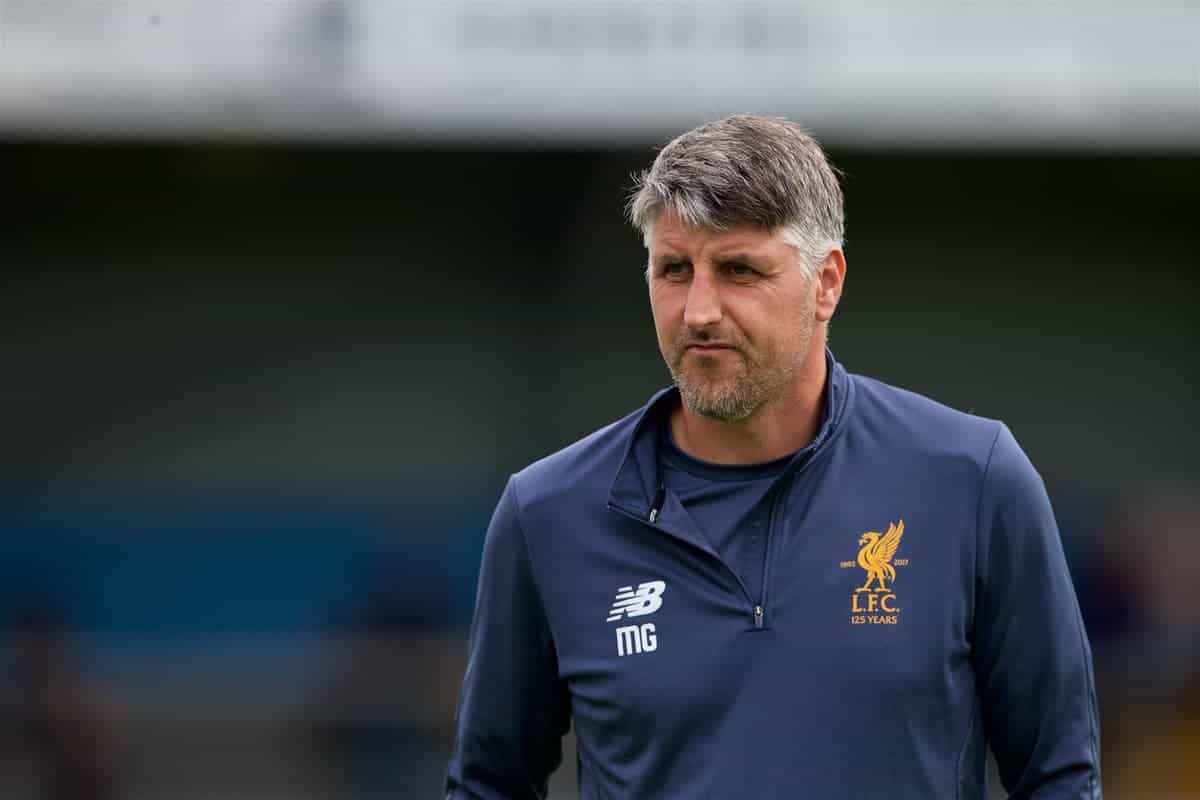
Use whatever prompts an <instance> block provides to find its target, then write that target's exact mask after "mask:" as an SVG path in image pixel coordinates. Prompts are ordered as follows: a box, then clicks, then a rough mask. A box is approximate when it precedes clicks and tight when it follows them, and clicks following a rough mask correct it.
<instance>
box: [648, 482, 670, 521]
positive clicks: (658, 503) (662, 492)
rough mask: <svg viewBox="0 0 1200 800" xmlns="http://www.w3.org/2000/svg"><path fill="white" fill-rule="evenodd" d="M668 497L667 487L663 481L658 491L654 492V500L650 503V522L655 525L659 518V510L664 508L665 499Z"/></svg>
mask: <svg viewBox="0 0 1200 800" xmlns="http://www.w3.org/2000/svg"><path fill="white" fill-rule="evenodd" d="M666 497H667V487H665V486H663V485H662V484H661V483H660V484H659V485H658V491H656V492H655V493H654V502H653V503H651V504H650V524H651V525H653V524H654V522H655V520H657V519H658V510H659V509H660V508H662V504H663V500H665V499H666Z"/></svg>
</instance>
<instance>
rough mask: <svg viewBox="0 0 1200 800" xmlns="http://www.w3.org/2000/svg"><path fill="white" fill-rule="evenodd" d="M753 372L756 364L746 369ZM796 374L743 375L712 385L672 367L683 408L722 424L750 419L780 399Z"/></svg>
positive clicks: (790, 371) (792, 370)
mask: <svg viewBox="0 0 1200 800" xmlns="http://www.w3.org/2000/svg"><path fill="white" fill-rule="evenodd" d="M747 370H748V371H753V365H749V366H748V367H747ZM794 374H795V370H794V369H791V368H789V369H786V370H784V371H782V372H780V373H778V374H775V375H770V376H769V377H767V376H758V378H759V379H758V380H756V379H755V377H754V376H752V375H749V374H746V372H743V373H742V374H740V375H737V376H735V377H734V378H733V379H732V381H724V382H721V383H716V384H714V383H712V382H709V381H705V380H689V378H688V376H687V375H685V374H684V373H683V371H682V370H680V369H676V368H674V367H672V368H671V377H672V378H673V379H674V381H675V385H676V386H677V387H679V396H680V399H682V400H683V404H684V406H685V407H686V408H687V409H688V410H689V411H691V412H692V413H694V414H697V415H699V416H702V417H708V418H710V419H715V420H719V421H721V422H741V421H742V420H745V419H748V418H750V417H751V416H752V415H753V414H754V413H755V412H756V411H758V410H759V409H760V408H762V407H763V405H764V404H765V403H766V402H767V401H768V400H770V399H772V398H773V397H777V396H779V394H780V393H781V392H782V390H783V387H785V386H786V385H787V384H788V383H789V382H790V381H791V379H792V376H793V375H794Z"/></svg>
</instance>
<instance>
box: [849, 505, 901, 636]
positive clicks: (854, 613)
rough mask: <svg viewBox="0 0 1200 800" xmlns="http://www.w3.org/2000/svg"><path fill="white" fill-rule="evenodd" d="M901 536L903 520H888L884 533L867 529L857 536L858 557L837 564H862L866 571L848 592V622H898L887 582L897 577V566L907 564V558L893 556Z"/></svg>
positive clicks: (893, 599) (858, 623)
mask: <svg viewBox="0 0 1200 800" xmlns="http://www.w3.org/2000/svg"><path fill="white" fill-rule="evenodd" d="M903 536H904V520H898V521H897V522H893V523H889V524H888V529H887V533H883V534H880V533H878V532H877V531H867V532H865V533H864V534H863V535H862V536H860V537H858V544H859V548H860V549H859V551H858V559H857V560H856V561H842V562H841V563H840V564H839V566H841V567H842V568H843V569H846V568H851V567H862V568H863V569H864V570H865V571H866V573H867V577H866V580H865V581H864V582H863V585H862V586H859V587H858V588H857V589H855V590H854V593H853V594H851V595H850V624H851V625H895V624H897V623H898V622H899V621H900V613H899V612H900V608H899V607H898V606H897V605H896V595H895V594H894V593H893V592H892V589H891V587H890V586H889V585H888V582H889V581H893V582H894V581H895V580H896V567H903V566H905V565H907V564H908V559H907V558H896V557H895V556H896V549H897V548H899V547H900V539H901V538H902V537H903ZM872 583H874V584H875V585H874V587H872V586H871V584H872ZM863 593H865V594H863ZM860 598H861V600H860ZM881 612H882V613H881Z"/></svg>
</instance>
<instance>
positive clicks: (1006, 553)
mask: <svg viewBox="0 0 1200 800" xmlns="http://www.w3.org/2000/svg"><path fill="white" fill-rule="evenodd" d="M979 536H980V543H979V551H978V554H979V561H980V563H979V571H978V573H977V578H976V580H977V606H976V618H975V630H974V640H973V658H974V667H975V672H976V678H977V682H978V687H979V694H980V698H981V700H982V705H983V716H984V725H985V729H986V731H987V737H988V740H989V743H990V744H991V747H992V752H993V753H994V754H995V756H996V762H997V765H998V766H999V768H1000V779H1001V781H1002V782H1003V784H1004V787H1005V789H1007V790H1008V791H1009V792H1010V793H1011V797H1012V798H1037V799H1038V800H1048V799H1050V798H1054V799H1055V800H1057V799H1058V798H1062V799H1063V800H1066V798H1071V799H1072V800H1079V799H1082V798H1087V799H1088V800H1093V799H1094V798H1099V797H1100V759H1099V725H1098V723H1097V719H1096V716H1097V715H1096V693H1095V682H1094V678H1093V675H1092V656H1091V649H1090V647H1089V646H1088V641H1087V634H1086V633H1085V631H1084V628H1083V620H1082V618H1081V617H1080V614H1079V604H1078V601H1077V600H1076V598H1075V590H1074V587H1073V585H1072V583H1071V576H1070V573H1069V572H1068V570H1067V562H1066V556H1065V555H1064V553H1063V547H1062V541H1061V539H1060V537H1059V533H1058V526H1057V524H1056V523H1055V521H1054V512H1053V511H1052V509H1051V507H1050V500H1049V498H1048V497H1047V495H1046V489H1045V487H1044V486H1043V484H1042V479H1041V477H1040V476H1039V475H1038V474H1037V472H1036V471H1035V470H1034V468H1033V465H1032V464H1031V463H1030V462H1029V459H1028V458H1027V457H1026V456H1025V453H1024V452H1022V450H1021V448H1020V447H1019V446H1018V445H1017V442H1016V440H1015V439H1014V438H1013V436H1012V434H1011V433H1010V432H1009V430H1008V428H1007V427H1005V426H1003V425H1002V426H1001V429H1000V431H999V433H998V435H997V437H996V440H995V441H994V443H993V445H992V452H991V456H990V459H989V462H988V466H987V468H986V470H985V473H984V479H983V488H982V491H981V495H980V500H979Z"/></svg>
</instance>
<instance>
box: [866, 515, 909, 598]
mask: <svg viewBox="0 0 1200 800" xmlns="http://www.w3.org/2000/svg"><path fill="white" fill-rule="evenodd" d="M903 535H904V520H900V524H899V525H897V524H895V523H893V524H891V525H889V526H888V530H887V533H885V534H883V537H882V538H881V537H880V536H879V534H878V533H876V532H875V531H867V532H866V533H864V534H863V535H862V536H860V537H859V538H858V543H859V544H861V545H862V549H861V550H859V551H858V565H859V566H860V567H862V568H863V569H865V570H866V571H867V582H866V583H864V584H863V585H862V586H860V587H858V588H857V589H855V591H856V592H866V591H870V587H871V581H879V585H878V586H876V587H875V591H877V592H886V591H887V590H888V587H887V584H885V583H884V582H883V581H884V578H886V579H887V580H889V581H894V580H896V568H895V567H893V566H892V556H894V555H896V548H897V547H899V546H900V537H901V536H903Z"/></svg>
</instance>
